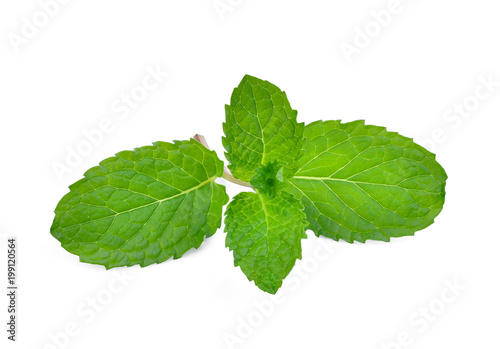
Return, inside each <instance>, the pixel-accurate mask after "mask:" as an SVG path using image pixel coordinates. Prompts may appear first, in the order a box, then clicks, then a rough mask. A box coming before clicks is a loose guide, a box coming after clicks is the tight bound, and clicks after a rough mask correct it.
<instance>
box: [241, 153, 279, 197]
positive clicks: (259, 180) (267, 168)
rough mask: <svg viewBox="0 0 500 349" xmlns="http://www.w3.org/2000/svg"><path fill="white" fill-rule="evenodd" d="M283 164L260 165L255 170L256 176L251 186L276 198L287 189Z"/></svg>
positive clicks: (251, 181) (275, 162)
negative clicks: (282, 190)
mask: <svg viewBox="0 0 500 349" xmlns="http://www.w3.org/2000/svg"><path fill="white" fill-rule="evenodd" d="M283 172H284V169H283V163H281V162H279V161H273V162H269V163H268V164H267V165H260V166H259V167H258V168H257V169H256V170H255V175H254V176H253V177H252V179H251V180H250V184H251V185H252V186H253V187H254V188H255V189H256V190H257V191H258V192H259V193H260V194H264V195H268V196H269V197H275V196H276V195H277V194H278V193H279V192H280V191H281V189H283V188H285V187H286V184H285V177H284V174H283Z"/></svg>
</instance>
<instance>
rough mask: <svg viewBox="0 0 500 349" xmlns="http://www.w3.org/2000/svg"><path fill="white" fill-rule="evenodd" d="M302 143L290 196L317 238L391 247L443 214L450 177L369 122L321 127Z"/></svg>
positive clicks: (430, 158) (420, 151) (428, 156)
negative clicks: (301, 208) (378, 242)
mask: <svg viewBox="0 0 500 349" xmlns="http://www.w3.org/2000/svg"><path fill="white" fill-rule="evenodd" d="M305 137H306V139H307V143H306V145H305V148H304V153H303V156H302V157H301V159H300V164H299V170H298V171H297V173H296V174H295V175H294V176H293V178H291V179H290V180H289V191H290V192H292V193H293V194H295V195H296V196H297V197H299V198H301V199H302V202H303V204H304V206H305V212H306V214H307V219H308V221H309V223H310V229H312V230H313V231H314V232H315V233H316V234H317V235H324V236H327V237H330V238H332V239H335V240H338V239H343V240H345V241H348V242H353V241H360V242H365V241H366V240H368V239H372V240H382V241H389V240H390V238H391V237H399V236H405V235H413V234H414V233H415V232H416V231H418V230H421V229H423V228H425V227H427V226H429V225H430V224H432V223H433V221H434V218H435V217H436V216H437V215H438V214H439V212H440V211H441V209H442V208H443V204H444V197H445V183H446V178H447V176H446V173H445V171H444V170H443V168H442V167H441V166H440V165H439V164H438V163H437V162H436V160H435V155H434V154H432V153H430V152H429V151H427V150H425V149H424V148H422V147H421V146H419V145H417V144H415V143H414V142H413V141H412V140H411V139H409V138H406V137H403V136H401V135H399V134H397V133H395V132H388V131H386V129H385V128H383V127H378V126H367V125H365V124H364V121H355V122H349V123H345V124H342V123H341V122H340V121H317V122H314V123H312V124H309V125H307V126H306V128H305Z"/></svg>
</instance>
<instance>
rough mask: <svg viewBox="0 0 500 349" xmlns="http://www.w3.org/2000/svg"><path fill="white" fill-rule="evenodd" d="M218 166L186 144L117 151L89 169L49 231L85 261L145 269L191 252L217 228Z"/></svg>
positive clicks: (222, 197) (221, 200) (221, 196)
mask: <svg viewBox="0 0 500 349" xmlns="http://www.w3.org/2000/svg"><path fill="white" fill-rule="evenodd" d="M223 166H224V165H223V163H222V161H220V160H219V159H218V158H217V155H216V154H215V152H213V151H209V150H208V149H206V148H205V147H203V146H202V145H201V144H200V143H198V142H196V141H194V140H190V141H182V142H174V144H171V143H165V142H157V143H154V145H153V146H146V147H142V148H137V149H135V150H134V151H124V152H120V153H118V154H116V156H115V157H111V158H109V159H106V160H104V161H102V162H101V163H100V165H99V166H97V167H94V168H91V169H90V170H89V171H87V172H86V173H85V177H84V178H83V179H82V180H80V181H78V182H76V183H74V184H73V185H71V186H70V192H69V193H68V194H67V195H65V196H64V197H63V198H62V199H61V201H60V202H59V204H58V205H57V208H56V210H55V213H56V217H55V219H54V222H53V225H52V228H51V232H52V235H53V236H54V237H55V238H57V239H58V240H59V241H60V242H61V244H62V246H63V247H64V248H65V249H66V250H68V251H69V252H71V253H74V254H76V255H78V256H80V260H81V261H82V262H86V263H92V264H102V265H104V266H105V267H106V268H113V267H120V266H131V265H134V264H140V265H141V266H143V267H144V266H147V265H150V264H153V263H160V262H163V261H165V260H167V259H169V258H170V257H172V256H173V257H174V258H179V257H181V256H182V255H183V254H184V253H185V252H186V251H188V250H190V249H191V248H193V247H194V248H198V247H199V246H200V245H201V243H202V242H203V240H204V238H205V237H209V236H211V235H213V234H214V233H215V231H216V230H217V228H218V227H220V224H221V218H222V206H223V205H224V204H225V203H226V202H227V201H228V197H227V195H226V192H225V188H224V187H223V186H221V185H219V184H216V183H214V180H215V179H216V178H218V177H220V176H222V171H223Z"/></svg>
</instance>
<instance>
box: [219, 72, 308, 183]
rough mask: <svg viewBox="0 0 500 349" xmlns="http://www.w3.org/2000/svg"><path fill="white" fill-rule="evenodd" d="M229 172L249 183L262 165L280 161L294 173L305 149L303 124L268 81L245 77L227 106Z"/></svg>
mask: <svg viewBox="0 0 500 349" xmlns="http://www.w3.org/2000/svg"><path fill="white" fill-rule="evenodd" d="M223 129H224V134H225V135H226V136H225V137H223V138H222V143H223V145H224V148H225V149H226V151H227V152H226V158H227V160H228V161H229V163H230V164H229V166H228V167H229V169H230V170H231V173H232V174H233V176H234V177H236V178H238V179H241V180H243V181H245V182H248V181H250V179H251V178H252V177H253V176H254V171H255V170H256V169H257V168H258V167H259V165H266V164H267V163H269V162H273V161H275V160H279V161H281V162H283V163H284V164H285V167H286V169H287V170H289V171H293V168H294V165H296V162H297V159H298V158H299V157H300V154H301V150H302V147H303V142H304V140H303V132H304V124H303V123H301V124H298V123H297V111H295V110H293V109H292V107H291V106H290V103H289V102H288V99H287V96H286V94H285V92H282V91H281V90H280V89H279V88H278V87H276V86H275V85H273V84H271V83H270V82H268V81H263V80H260V79H257V78H254V77H252V76H249V75H246V76H245V77H244V78H243V80H242V81H241V83H240V85H239V86H238V87H237V88H236V89H235V90H234V92H233V94H232V96H231V104H230V105H226V122H225V123H224V124H223Z"/></svg>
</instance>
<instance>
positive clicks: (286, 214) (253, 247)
mask: <svg viewBox="0 0 500 349" xmlns="http://www.w3.org/2000/svg"><path fill="white" fill-rule="evenodd" d="M302 211H303V206H302V204H301V203H300V201H299V200H298V199H296V198H294V197H293V196H292V195H290V194H288V193H282V194H281V195H280V196H277V197H275V198H269V197H267V196H265V195H260V194H255V193H249V192H245V193H240V194H238V195H237V196H235V197H234V199H233V201H232V202H231V203H230V204H229V206H228V208H227V210H226V219H225V221H224V223H225V225H226V228H225V231H226V232H227V237H226V246H227V247H229V249H230V250H232V251H233V255H234V265H235V266H240V268H241V270H242V271H243V273H245V275H246V276H247V277H248V279H249V280H250V281H255V284H256V285H257V286H258V287H259V288H260V289H262V290H263V291H266V292H269V293H272V294H274V293H276V291H278V289H279V288H280V287H281V284H282V280H283V279H284V278H285V277H286V276H287V275H288V274H289V273H290V271H291V270H292V268H293V266H294V265H295V261H296V260H297V259H300V258H301V257H302V249H301V239H304V238H306V237H307V235H306V234H305V227H306V226H307V221H306V220H305V218H306V216H305V214H304V213H303V212H302Z"/></svg>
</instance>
